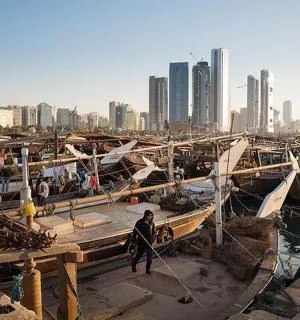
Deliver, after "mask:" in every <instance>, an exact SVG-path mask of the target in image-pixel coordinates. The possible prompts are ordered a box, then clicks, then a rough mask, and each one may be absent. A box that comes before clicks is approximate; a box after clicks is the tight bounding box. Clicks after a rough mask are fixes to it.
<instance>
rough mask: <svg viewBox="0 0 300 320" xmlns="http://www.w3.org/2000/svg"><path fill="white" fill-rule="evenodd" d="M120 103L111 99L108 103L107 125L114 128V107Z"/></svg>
mask: <svg viewBox="0 0 300 320" xmlns="http://www.w3.org/2000/svg"><path fill="white" fill-rule="evenodd" d="M119 105H120V102H118V101H111V102H110V103H109V127H110V129H116V108H117V107H118V106H119Z"/></svg>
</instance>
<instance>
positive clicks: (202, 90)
mask: <svg viewBox="0 0 300 320" xmlns="http://www.w3.org/2000/svg"><path fill="white" fill-rule="evenodd" d="M192 77H193V78H192V79H193V84H192V85H193V93H192V94H193V113H192V123H193V124H194V125H199V126H200V127H203V128H204V127H206V126H207V125H208V124H209V120H210V118H211V117H212V116H211V115H210V111H211V108H210V87H211V83H210V67H209V66H208V63H207V62H205V61H201V62H198V63H197V64H196V65H195V66H193V76H192Z"/></svg>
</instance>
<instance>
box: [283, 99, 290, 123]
mask: <svg viewBox="0 0 300 320" xmlns="http://www.w3.org/2000/svg"><path fill="white" fill-rule="evenodd" d="M282 116H283V122H284V124H289V123H290V122H291V121H292V101H289V100H287V101H284V103H283V113H282Z"/></svg>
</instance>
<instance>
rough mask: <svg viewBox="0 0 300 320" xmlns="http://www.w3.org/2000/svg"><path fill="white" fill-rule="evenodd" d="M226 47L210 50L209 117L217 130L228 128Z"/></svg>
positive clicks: (226, 129)
mask: <svg viewBox="0 0 300 320" xmlns="http://www.w3.org/2000/svg"><path fill="white" fill-rule="evenodd" d="M228 76H229V71H228V49H223V48H220V49H212V50H211V90H212V94H211V107H212V112H211V119H210V121H211V122H213V123H215V125H216V127H217V129H218V130H219V131H228V129H229V113H230V108H229V82H228V81H229V80H228Z"/></svg>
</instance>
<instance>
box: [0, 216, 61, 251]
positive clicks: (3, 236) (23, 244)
mask: <svg viewBox="0 0 300 320" xmlns="http://www.w3.org/2000/svg"><path fill="white" fill-rule="evenodd" d="M55 240H56V235H55V236H53V237H51V236H50V235H49V234H46V232H37V231H35V230H34V229H32V228H30V227H28V226H26V225H24V224H22V223H20V222H18V221H15V220H13V219H11V218H10V217H8V216H6V215H4V214H1V215H0V248H1V249H3V250H7V249H18V250H20V249H41V250H43V249H44V248H49V247H51V245H52V244H53V243H54V242H55Z"/></svg>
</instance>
